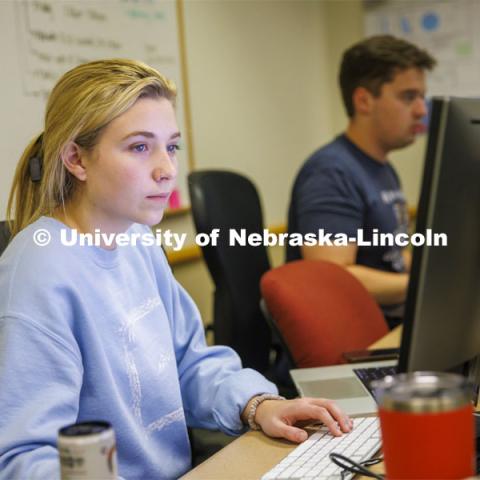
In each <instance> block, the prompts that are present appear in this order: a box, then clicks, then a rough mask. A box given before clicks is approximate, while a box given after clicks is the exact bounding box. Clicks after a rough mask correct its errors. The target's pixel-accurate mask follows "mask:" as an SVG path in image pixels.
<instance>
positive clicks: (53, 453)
mask: <svg viewBox="0 0 480 480" xmlns="http://www.w3.org/2000/svg"><path fill="white" fill-rule="evenodd" d="M82 375H83V368H82V363H81V359H80V357H79V354H78V352H75V351H73V350H71V349H70V348H69V346H68V345H66V344H65V343H64V341H63V340H62V339H60V338H58V337H57V336H56V335H55V334H53V333H52V332H49V331H47V330H46V329H44V328H43V327H42V326H40V325H36V324H35V323H34V322H32V321H30V320H28V319H23V318H18V317H2V318H0V385H1V387H0V412H1V414H0V480H7V479H8V480H12V479H19V480H20V479H26V478H28V479H29V480H31V479H45V478H48V479H52V480H54V479H56V478H60V466H59V457H58V451H57V448H56V445H57V438H56V434H57V432H58V429H59V428H61V427H63V426H65V425H67V424H70V423H74V422H75V421H76V418H77V413H78V401H79V396H80V389H81V385H82Z"/></svg>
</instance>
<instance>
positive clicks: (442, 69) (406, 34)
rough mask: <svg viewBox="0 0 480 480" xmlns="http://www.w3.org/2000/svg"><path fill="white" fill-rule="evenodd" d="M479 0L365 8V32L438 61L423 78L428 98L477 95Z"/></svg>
mask: <svg viewBox="0 0 480 480" xmlns="http://www.w3.org/2000/svg"><path fill="white" fill-rule="evenodd" d="M479 20H480V1H478V0H423V1H421V2H410V1H408V2H407V1H403V0H387V1H385V2H382V3H374V4H366V5H365V33H366V34H367V35H378V34H391V35H395V36H397V37H402V38H404V39H405V40H408V41H410V42H412V43H415V44H416V45H418V46H420V47H423V48H425V49H427V50H428V51H429V52H430V53H432V54H433V55H434V56H435V58H436V59H437V62H438V64H437V67H436V68H435V69H434V71H433V72H432V73H431V74H430V75H429V77H428V93H429V96H433V95H457V96H476V97H478V96H480V29H479V28H478V22H479Z"/></svg>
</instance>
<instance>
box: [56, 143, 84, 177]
mask: <svg viewBox="0 0 480 480" xmlns="http://www.w3.org/2000/svg"><path fill="white" fill-rule="evenodd" d="M61 157H62V162H63V164H64V165H65V168H66V169H67V170H68V171H69V172H70V173H71V174H72V175H73V176H74V177H75V178H77V179H78V180H80V181H82V182H84V181H85V180H86V179H87V170H86V168H85V165H84V160H85V152H84V151H82V149H81V148H80V147H79V146H78V145H77V144H76V143H75V142H69V143H68V144H67V145H66V146H65V148H64V149H63V151H62V154H61Z"/></svg>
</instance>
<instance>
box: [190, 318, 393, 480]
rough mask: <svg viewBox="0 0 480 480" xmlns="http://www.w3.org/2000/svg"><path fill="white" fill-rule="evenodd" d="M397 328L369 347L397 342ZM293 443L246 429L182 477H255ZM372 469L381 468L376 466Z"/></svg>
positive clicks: (241, 479)
mask: <svg viewBox="0 0 480 480" xmlns="http://www.w3.org/2000/svg"><path fill="white" fill-rule="evenodd" d="M401 333H402V332H401V327H397V328H396V329H395V330H392V331H391V332H389V333H388V334H387V335H386V336H385V337H383V338H381V339H380V340H378V341H377V342H375V343H374V344H373V345H371V347H370V348H388V347H397V346H399V345H400V339H401ZM295 447H296V445H294V444H292V443H290V442H287V441H284V440H278V439H273V438H269V437H267V436H266V435H264V434H263V433H261V432H253V431H249V432H247V433H245V434H244V435H242V436H240V437H238V438H237V439H236V440H234V441H233V442H232V443H230V444H228V445H227V446H226V447H225V448H223V449H222V450H220V451H219V452H217V453H216V454H215V455H213V456H212V457H210V458H209V459H207V460H206V461H205V462H203V463H202V464H200V465H198V466H197V467H196V468H194V469H193V470H191V471H190V472H189V473H187V474H186V475H185V476H183V477H182V479H183V480H225V479H227V478H228V479H229V480H249V479H259V478H260V477H261V476H262V475H263V474H265V473H267V472H268V470H270V469H271V468H273V467H274V466H275V465H276V464H277V463H278V462H280V461H281V460H282V458H284V457H286V456H287V455H288V454H289V453H290V452H291V451H292V450H293V449H294V448H295ZM377 469H378V466H377V468H376V469H375V470H376V471H382V468H381V466H380V469H378V470H377Z"/></svg>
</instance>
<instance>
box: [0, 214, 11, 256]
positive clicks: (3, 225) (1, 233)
mask: <svg viewBox="0 0 480 480" xmlns="http://www.w3.org/2000/svg"><path fill="white" fill-rule="evenodd" d="M9 240H10V231H9V230H8V226H7V222H6V221H2V222H0V255H1V254H2V253H3V251H4V250H5V249H6V248H7V245H8V241H9Z"/></svg>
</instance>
